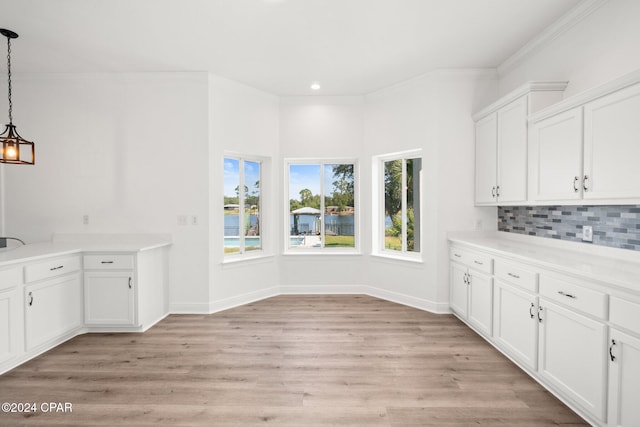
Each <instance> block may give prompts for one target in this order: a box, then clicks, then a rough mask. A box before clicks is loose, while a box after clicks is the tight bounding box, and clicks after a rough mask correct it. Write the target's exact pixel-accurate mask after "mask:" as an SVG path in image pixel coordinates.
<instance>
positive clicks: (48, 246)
mask: <svg viewBox="0 0 640 427" xmlns="http://www.w3.org/2000/svg"><path fill="white" fill-rule="evenodd" d="M169 245H171V240H170V238H169V236H167V235H156V234H146V235H143V234H140V235H128V234H122V235H118V234H84V235H80V234H75V235H72V234H65V235H62V234H61V235H54V237H53V239H52V240H51V241H50V242H41V243H30V244H27V245H24V246H18V247H12V248H6V249H5V248H2V249H0V267H2V266H4V265H9V264H16V263H21V262H28V261H35V260H38V259H41V258H47V257H52V256H60V255H68V254H73V253H80V252H141V251H147V250H151V249H156V248H161V247H164V246H169Z"/></svg>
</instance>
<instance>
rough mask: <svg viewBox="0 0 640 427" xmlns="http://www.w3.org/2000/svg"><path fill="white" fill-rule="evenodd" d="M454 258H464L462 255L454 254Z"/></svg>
mask: <svg viewBox="0 0 640 427" xmlns="http://www.w3.org/2000/svg"><path fill="white" fill-rule="evenodd" d="M453 256H454V257H456V258H462V255H460V254H453Z"/></svg>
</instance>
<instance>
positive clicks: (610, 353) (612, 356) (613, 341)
mask: <svg viewBox="0 0 640 427" xmlns="http://www.w3.org/2000/svg"><path fill="white" fill-rule="evenodd" d="M614 345H616V340H614V339H612V340H611V345H610V346H609V357H611V361H612V362H615V360H616V357H615V356H614V355H613V346H614Z"/></svg>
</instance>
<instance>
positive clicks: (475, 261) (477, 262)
mask: <svg viewBox="0 0 640 427" xmlns="http://www.w3.org/2000/svg"><path fill="white" fill-rule="evenodd" d="M473 262H474V263H475V264H478V265H483V264H484V262H482V261H478V260H475V259H474V260H473Z"/></svg>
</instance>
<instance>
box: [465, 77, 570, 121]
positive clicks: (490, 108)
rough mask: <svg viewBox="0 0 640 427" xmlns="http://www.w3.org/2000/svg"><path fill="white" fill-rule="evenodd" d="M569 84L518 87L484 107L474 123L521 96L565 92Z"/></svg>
mask: <svg viewBox="0 0 640 427" xmlns="http://www.w3.org/2000/svg"><path fill="white" fill-rule="evenodd" d="M568 84H569V82H566V81H549V82H527V83H525V84H523V85H522V86H520V87H518V88H517V89H515V90H513V91H511V92H509V93H508V94H506V95H505V96H503V97H502V98H500V99H498V100H497V101H495V102H493V103H491V104H489V105H487V106H486V107H484V108H483V109H482V110H480V111H478V112H477V113H475V114H474V115H473V116H472V118H473V121H474V122H477V121H478V120H480V119H482V118H483V117H486V116H488V115H489V114H491V113H493V112H494V111H497V110H499V109H500V108H502V107H504V106H505V105H507V104H509V103H511V102H512V101H515V100H516V99H518V98H520V97H521V96H524V95H526V94H528V93H531V92H544V91H560V92H562V91H564V90H565V88H566V87H567V85H568Z"/></svg>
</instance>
